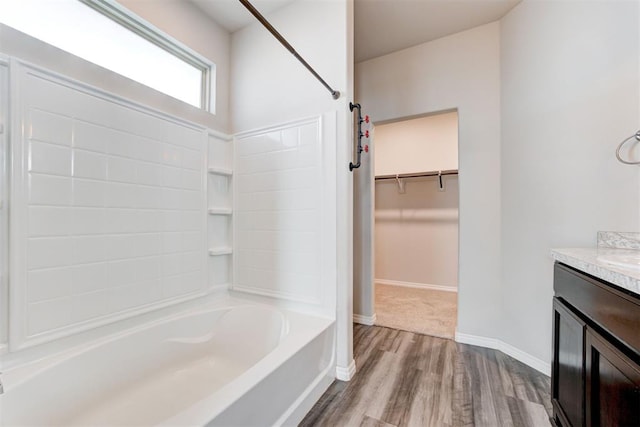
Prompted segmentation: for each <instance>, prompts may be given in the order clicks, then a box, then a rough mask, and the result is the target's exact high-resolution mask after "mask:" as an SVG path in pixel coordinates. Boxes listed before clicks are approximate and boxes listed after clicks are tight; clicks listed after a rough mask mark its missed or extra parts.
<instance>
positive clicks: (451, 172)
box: [376, 169, 458, 181]
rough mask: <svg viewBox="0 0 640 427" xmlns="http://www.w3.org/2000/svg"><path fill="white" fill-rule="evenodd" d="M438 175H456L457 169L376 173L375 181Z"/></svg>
mask: <svg viewBox="0 0 640 427" xmlns="http://www.w3.org/2000/svg"><path fill="white" fill-rule="evenodd" d="M439 175H458V169H449V170H443V171H430V172H417V173H399V174H396V175H378V176H376V181H378V180H382V179H398V178H422V177H425V176H439Z"/></svg>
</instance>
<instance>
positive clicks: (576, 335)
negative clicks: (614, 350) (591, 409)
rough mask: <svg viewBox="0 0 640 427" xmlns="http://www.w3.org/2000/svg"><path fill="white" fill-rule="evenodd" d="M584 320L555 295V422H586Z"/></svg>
mask: <svg viewBox="0 0 640 427" xmlns="http://www.w3.org/2000/svg"><path fill="white" fill-rule="evenodd" d="M585 328H586V326H585V323H584V322H583V321H582V320H581V319H580V318H579V317H578V316H577V315H576V314H575V313H573V312H572V311H571V309H569V308H568V307H567V306H566V305H565V304H564V303H563V302H562V301H561V300H559V299H558V298H554V299H553V361H552V374H551V400H552V403H553V409H554V418H555V422H556V423H557V424H559V425H561V426H563V427H582V426H584V407H585V406H584V403H585V402H584V378H585V376H584V334H585Z"/></svg>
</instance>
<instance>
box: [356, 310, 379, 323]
mask: <svg viewBox="0 0 640 427" xmlns="http://www.w3.org/2000/svg"><path fill="white" fill-rule="evenodd" d="M376 320H377V317H376V314H375V313H373V316H363V315H362V314H354V315H353V321H354V322H355V323H359V324H361V325H367V326H373V325H375V324H376Z"/></svg>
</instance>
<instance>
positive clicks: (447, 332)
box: [376, 283, 458, 338]
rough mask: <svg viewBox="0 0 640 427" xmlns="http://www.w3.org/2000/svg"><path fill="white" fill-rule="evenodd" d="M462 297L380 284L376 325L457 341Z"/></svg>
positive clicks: (443, 292) (377, 285)
mask: <svg viewBox="0 0 640 427" xmlns="http://www.w3.org/2000/svg"><path fill="white" fill-rule="evenodd" d="M457 311H458V294H457V293H455V292H445V291H434V290H431V289H418V288H407V287H404V286H390V285H381V284H378V283H376V317H377V320H376V325H378V326H386V327H389V328H394V329H402V330H405V331H411V332H418V333H421V334H425V335H431V336H434V337H441V338H453V337H454V334H455V330H456V315H457Z"/></svg>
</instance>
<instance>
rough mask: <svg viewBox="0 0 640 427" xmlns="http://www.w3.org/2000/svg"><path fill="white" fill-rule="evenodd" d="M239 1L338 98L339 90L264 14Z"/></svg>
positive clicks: (244, 0)
mask: <svg viewBox="0 0 640 427" xmlns="http://www.w3.org/2000/svg"><path fill="white" fill-rule="evenodd" d="M239 1H240V3H242V4H243V5H244V7H246V8H247V10H248V11H249V12H251V14H252V15H253V16H255V17H256V19H257V20H258V21H260V23H261V24H262V25H264V27H265V28H266V29H267V30H269V32H270V33H271V34H272V35H273V36H274V37H275V38H276V39H278V41H279V42H280V43H281V44H282V45H283V46H284V47H285V48H287V50H288V51H289V52H291V54H292V55H293V56H295V57H296V59H297V60H298V61H300V62H301V63H302V65H304V66H305V67H306V68H307V70H309V71H310V72H311V74H313V75H314V76H315V78H316V79H318V80H319V81H320V83H322V85H323V86H324V87H326V88H327V89H328V90H329V92H331V97H333V99H338V98H340V92H338V91H337V90H333V89H332V88H331V86H329V85H328V84H327V82H325V81H324V79H323V78H322V77H320V74H318V73H317V72H316V70H314V69H313V67H311V65H309V63H308V62H307V61H305V60H304V58H303V57H301V56H300V54H298V52H296V50H295V49H294V48H293V46H291V44H290V43H289V42H288V41H287V39H285V38H284V37H283V36H282V34H280V33H279V32H278V30H276V29H275V28H273V25H271V24H270V23H269V21H267V20H266V18H265V17H264V16H262V14H261V13H260V12H258V9H256V8H255V7H253V5H252V4H251V3H250V2H249V0H239Z"/></svg>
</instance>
